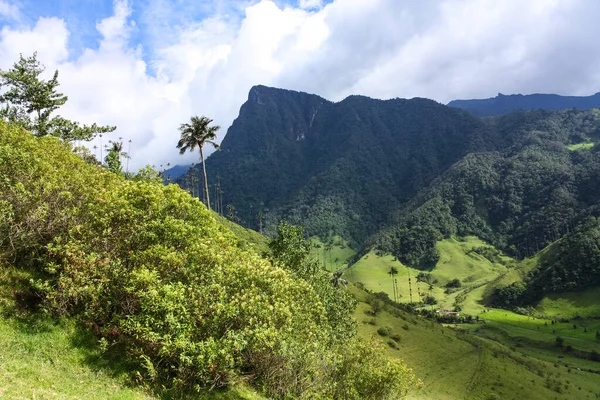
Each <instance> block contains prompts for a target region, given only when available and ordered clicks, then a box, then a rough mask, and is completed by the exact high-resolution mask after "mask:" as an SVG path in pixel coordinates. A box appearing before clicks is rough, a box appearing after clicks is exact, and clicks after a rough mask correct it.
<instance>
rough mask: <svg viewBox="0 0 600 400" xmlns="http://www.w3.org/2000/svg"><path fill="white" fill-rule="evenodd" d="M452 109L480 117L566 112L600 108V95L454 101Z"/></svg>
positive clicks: (538, 95)
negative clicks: (536, 112)
mask: <svg viewBox="0 0 600 400" xmlns="http://www.w3.org/2000/svg"><path fill="white" fill-rule="evenodd" d="M448 106H450V107H456V108H462V109H463V110H467V111H469V112H471V113H473V114H475V115H477V116H480V117H488V116H492V115H504V114H508V113H511V112H514V111H527V110H536V109H540V110H565V109H569V108H576V109H578V110H587V109H590V108H600V93H596V94H594V95H591V96H559V95H557V94H537V93H536V94H527V95H522V94H511V95H503V94H502V93H498V96H496V97H493V98H489V99H473V100H453V101H451V102H450V103H448Z"/></svg>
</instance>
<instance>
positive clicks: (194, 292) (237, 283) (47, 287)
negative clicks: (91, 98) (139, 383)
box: [0, 122, 415, 399]
mask: <svg viewBox="0 0 600 400" xmlns="http://www.w3.org/2000/svg"><path fill="white" fill-rule="evenodd" d="M151 175H152V174H150V176H151ZM293 262H294V260H293V259H290V260H288V263H287V264H283V265H282V267H283V268H280V267H278V266H277V265H279V264H278V263H275V264H276V265H273V264H272V263H271V262H270V261H269V260H267V259H265V258H263V257H261V256H259V255H258V254H256V253H255V252H253V251H251V250H245V249H243V248H240V247H239V246H238V240H237V238H236V237H235V236H234V235H233V234H232V233H231V231H230V230H229V229H227V228H225V227H223V226H222V225H220V224H218V223H217V222H216V221H215V220H214V219H213V217H212V216H211V214H210V213H209V212H208V211H207V210H206V208H205V207H204V206H203V205H202V204H201V203H200V201H199V200H198V199H195V198H192V197H191V196H189V195H188V194H187V193H185V192H184V191H182V190H181V189H179V187H177V186H174V185H169V186H163V185H162V184H161V183H160V181H159V180H157V179H152V178H148V171H142V173H141V174H140V175H139V176H137V177H136V178H135V179H132V180H126V179H125V178H123V177H120V176H117V175H115V174H111V173H109V172H107V171H105V170H104V169H102V168H101V167H98V166H94V165H89V164H87V163H86V162H85V161H84V160H82V159H81V158H80V157H79V156H78V155H76V154H74V153H73V152H71V151H70V149H69V148H68V146H67V145H64V144H63V143H62V142H61V141H59V140H58V139H55V138H51V137H44V138H34V137H33V136H32V135H31V134H29V133H26V132H23V131H21V130H19V129H16V128H12V127H11V128H7V127H6V126H5V125H4V123H2V122H0V263H4V264H6V265H10V264H13V265H15V266H19V268H27V269H29V270H30V271H31V272H32V274H34V276H36V279H34V283H33V286H34V287H33V288H32V290H36V291H38V292H39V293H41V294H42V298H43V306H44V307H45V308H46V309H47V310H48V311H49V312H52V313H53V314H56V315H71V316H75V317H77V318H79V319H80V320H81V321H82V322H83V323H84V324H85V325H86V326H88V327H90V329H93V331H94V332H95V333H96V334H97V335H98V336H100V337H101V338H103V343H105V344H106V345H119V346H118V347H119V348H124V349H125V350H126V354H124V355H126V356H127V357H129V358H130V359H131V360H134V361H137V362H139V371H140V373H141V375H142V377H143V378H144V379H146V380H148V381H154V382H156V383H158V384H160V385H164V386H165V387H167V388H168V387H179V388H194V389H196V390H200V389H201V388H203V387H210V386H222V385H227V384H229V383H231V382H235V381H236V380H239V379H242V378H241V377H246V378H244V379H248V378H247V377H252V378H251V379H252V382H251V383H254V384H255V385H256V386H257V387H260V388H262V389H263V390H264V391H265V392H266V393H267V394H268V395H270V396H273V397H312V398H340V394H341V393H342V392H343V394H344V396H345V397H343V398H348V399H350V398H357V399H358V398H386V397H388V398H398V397H401V396H402V395H403V394H404V393H405V392H406V390H407V389H408V388H409V387H412V386H413V385H414V383H415V379H414V376H413V375H412V373H411V372H410V370H408V369H407V368H406V367H405V366H404V365H403V364H402V363H401V362H399V361H396V360H390V359H388V358H386V357H384V356H382V355H381V354H380V353H382V352H379V351H378V350H377V347H376V345H375V344H371V343H369V344H365V343H360V342H358V341H357V340H356V339H354V338H353V336H352V333H353V321H352V319H351V318H350V317H349V312H350V311H351V309H352V308H351V305H352V304H351V301H350V300H349V298H348V297H347V296H345V295H344V294H343V293H340V292H341V289H340V288H338V287H335V286H334V285H333V284H332V283H331V282H330V280H329V277H328V276H325V275H322V274H317V275H315V276H312V277H308V276H304V277H303V275H302V271H300V270H297V269H295V268H294V267H293V266H292V265H291V264H293ZM325 283H327V285H326V284H325ZM334 327H335V329H336V331H334ZM340 332H341V333H340ZM365 360H369V362H365Z"/></svg>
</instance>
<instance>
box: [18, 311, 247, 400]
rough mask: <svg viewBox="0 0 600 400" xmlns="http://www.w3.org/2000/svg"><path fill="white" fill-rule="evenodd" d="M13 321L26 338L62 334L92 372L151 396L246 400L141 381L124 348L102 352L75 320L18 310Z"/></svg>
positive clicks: (136, 365) (226, 393) (232, 393)
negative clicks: (142, 390) (144, 391)
mask: <svg viewBox="0 0 600 400" xmlns="http://www.w3.org/2000/svg"><path fill="white" fill-rule="evenodd" d="M10 314H11V315H10V319H12V320H13V321H14V325H13V326H14V327H15V328H16V329H17V330H18V332H19V334H21V335H23V336H35V335H45V334H48V333H50V334H51V333H53V332H56V331H60V334H61V335H63V334H64V335H66V336H67V340H68V342H69V343H70V345H71V346H72V347H73V349H74V350H76V353H77V355H78V358H79V359H80V360H81V361H82V362H83V363H84V364H85V365H86V366H87V367H88V368H89V369H90V370H92V371H93V372H96V373H102V374H104V375H107V376H110V377H111V378H114V379H116V380H117V381H120V382H122V383H123V384H124V385H125V386H128V387H130V388H143V389H144V390H146V391H147V393H148V395H149V396H150V397H155V398H159V399H164V400H168V399H182V398H196V399H199V400H202V399H204V400H209V399H210V400H244V399H245V398H246V397H243V396H241V395H240V394H238V393H236V392H235V391H232V390H224V391H220V390H213V391H211V392H210V393H206V392H205V393H204V394H199V393H195V392H194V393H192V392H185V391H182V390H180V389H167V387H168V384H167V382H164V381H162V382H158V381H157V382H148V381H144V380H143V379H142V378H141V375H140V373H138V371H139V372H142V371H143V368H142V367H141V366H140V364H139V363H138V362H136V360H134V359H132V358H130V357H128V356H127V351H126V349H125V348H124V346H122V345H121V346H119V345H117V346H109V347H108V349H106V351H102V348H101V346H100V342H99V340H98V338H97V337H96V336H95V335H94V334H93V333H92V331H91V330H90V329H87V328H86V327H85V326H82V325H81V324H80V323H77V322H75V320H73V319H67V318H62V319H57V318H53V317H52V316H51V315H48V314H46V313H44V312H43V311H27V310H19V311H18V312H17V313H15V312H11V313H10Z"/></svg>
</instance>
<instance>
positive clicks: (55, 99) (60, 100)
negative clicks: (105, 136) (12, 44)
mask: <svg viewBox="0 0 600 400" xmlns="http://www.w3.org/2000/svg"><path fill="white" fill-rule="evenodd" d="M44 70H45V67H44V66H43V65H42V64H41V63H40V62H39V61H38V60H37V53H34V54H33V56H31V57H23V55H21V56H20V58H19V61H17V62H16V63H15V64H14V65H13V67H12V68H11V69H9V70H8V71H0V89H1V90H2V92H1V93H0V118H2V119H4V120H5V121H9V122H12V123H15V124H18V125H19V126H21V127H23V128H25V129H26V130H28V131H30V132H32V133H33V134H34V135H36V136H56V137H59V138H61V139H62V140H64V141H74V140H91V139H93V138H94V137H95V135H96V134H98V133H105V132H112V131H114V130H115V129H116V127H114V126H99V125H97V124H95V123H94V124H92V125H82V124H80V123H78V122H74V121H70V120H68V119H66V118H63V117H61V116H60V115H53V114H54V113H55V112H56V111H57V110H58V109H59V108H60V107H61V106H62V105H64V104H65V103H66V102H67V100H68V97H67V96H65V95H64V94H62V93H60V92H58V91H57V88H58V86H59V83H58V71H55V72H54V74H53V75H52V78H51V79H50V80H44V79H43V78H42V74H43V72H44Z"/></svg>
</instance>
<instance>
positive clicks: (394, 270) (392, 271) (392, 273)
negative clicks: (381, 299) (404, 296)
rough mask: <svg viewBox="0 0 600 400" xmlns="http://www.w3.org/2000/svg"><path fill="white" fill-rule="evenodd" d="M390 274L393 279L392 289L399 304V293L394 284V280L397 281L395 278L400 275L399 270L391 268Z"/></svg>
mask: <svg viewBox="0 0 600 400" xmlns="http://www.w3.org/2000/svg"><path fill="white" fill-rule="evenodd" d="M388 274H390V276H391V277H392V289H393V291H394V301H395V302H396V303H397V302H398V293H397V292H396V283H395V282H394V279H395V278H394V277H395V276H396V275H398V268H396V267H394V266H391V267H390V270H389V272H388Z"/></svg>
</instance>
